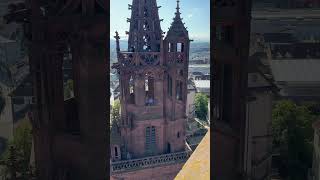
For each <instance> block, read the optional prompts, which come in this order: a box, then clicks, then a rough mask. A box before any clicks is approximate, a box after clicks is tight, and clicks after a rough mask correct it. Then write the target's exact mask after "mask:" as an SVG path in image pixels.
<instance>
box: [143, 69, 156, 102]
mask: <svg viewBox="0 0 320 180" xmlns="http://www.w3.org/2000/svg"><path fill="white" fill-rule="evenodd" d="M144 90H145V92H146V105H149V106H151V105H154V104H155V99H154V78H153V76H152V75H151V74H150V73H146V75H145V79H144Z"/></svg>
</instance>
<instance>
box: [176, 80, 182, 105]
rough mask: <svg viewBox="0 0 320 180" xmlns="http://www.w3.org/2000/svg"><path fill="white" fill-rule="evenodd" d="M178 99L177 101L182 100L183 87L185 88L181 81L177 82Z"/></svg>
mask: <svg viewBox="0 0 320 180" xmlns="http://www.w3.org/2000/svg"><path fill="white" fill-rule="evenodd" d="M176 83H177V84H176V98H177V100H180V101H181V100H182V86H183V83H182V81H180V80H177V81H176Z"/></svg>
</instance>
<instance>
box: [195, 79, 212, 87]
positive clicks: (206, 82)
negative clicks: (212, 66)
mask: <svg viewBox="0 0 320 180" xmlns="http://www.w3.org/2000/svg"><path fill="white" fill-rule="evenodd" d="M194 84H195V85H196V87H197V88H210V80H195V81H194Z"/></svg>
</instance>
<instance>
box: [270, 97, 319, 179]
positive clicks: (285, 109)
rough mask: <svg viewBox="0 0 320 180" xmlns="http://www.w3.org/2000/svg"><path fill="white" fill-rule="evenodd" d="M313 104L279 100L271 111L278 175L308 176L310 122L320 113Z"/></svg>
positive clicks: (310, 162) (287, 177)
mask: <svg viewBox="0 0 320 180" xmlns="http://www.w3.org/2000/svg"><path fill="white" fill-rule="evenodd" d="M315 107H316V104H310V103H309V104H303V105H297V104H295V103H294V102H292V101H279V102H278V103H277V104H276V105H275V107H274V109H273V112H272V130H273V143H274V147H275V148H274V149H278V150H279V153H280V156H279V161H278V166H279V171H280V175H281V176H282V177H283V178H284V179H287V180H301V179H307V173H308V168H311V166H312V150H313V129H312V123H313V122H314V120H315V119H316V118H317V116H318V115H319V114H317V113H316V111H314V109H315Z"/></svg>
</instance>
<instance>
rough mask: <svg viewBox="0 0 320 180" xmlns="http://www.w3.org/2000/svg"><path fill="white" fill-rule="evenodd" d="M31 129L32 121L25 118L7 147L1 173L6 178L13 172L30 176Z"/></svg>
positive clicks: (22, 176)
mask: <svg viewBox="0 0 320 180" xmlns="http://www.w3.org/2000/svg"><path fill="white" fill-rule="evenodd" d="M31 129H32V128H31V124H30V122H29V121H28V120H27V119H23V120H21V122H20V124H19V125H18V127H17V128H16V129H15V131H14V134H13V139H10V140H9V143H8V146H7V149H6V151H5V152H4V153H3V155H2V157H1V160H2V161H3V162H4V164H5V167H4V168H3V169H2V172H1V173H0V175H2V177H3V178H4V179H7V178H8V177H11V176H12V174H13V173H14V174H15V175H19V176H20V177H21V178H22V179H24V178H26V179H27V177H29V176H28V175H29V174H30V166H29V162H30V154H31V146H32V134H31Z"/></svg>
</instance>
